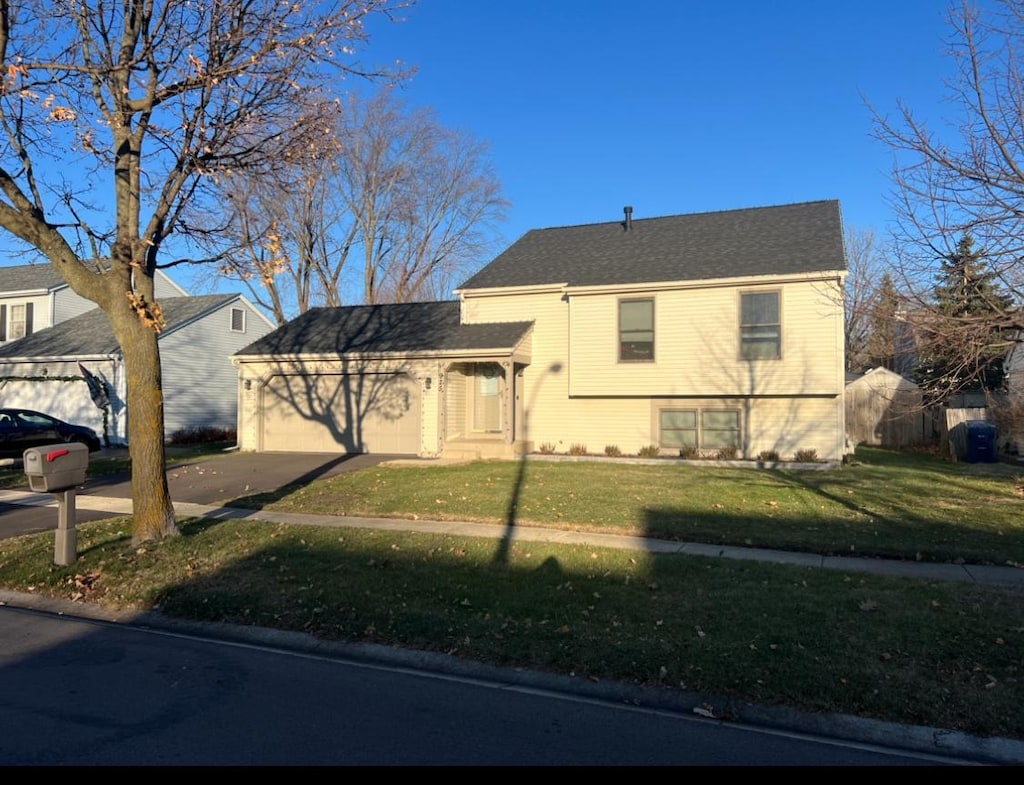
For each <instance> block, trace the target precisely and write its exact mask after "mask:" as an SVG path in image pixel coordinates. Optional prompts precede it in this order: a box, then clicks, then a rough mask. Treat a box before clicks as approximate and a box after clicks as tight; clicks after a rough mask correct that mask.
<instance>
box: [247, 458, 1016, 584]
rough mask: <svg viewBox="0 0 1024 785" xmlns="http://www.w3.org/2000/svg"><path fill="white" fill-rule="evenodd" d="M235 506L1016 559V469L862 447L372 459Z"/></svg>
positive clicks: (871, 552) (912, 555)
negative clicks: (626, 459)
mask: <svg viewBox="0 0 1024 785" xmlns="http://www.w3.org/2000/svg"><path fill="white" fill-rule="evenodd" d="M513 499H515V504H514V507H513ZM234 504H237V505H239V506H256V507H265V508H268V509H273V510H281V511H289V512H305V513H323V514H328V515H356V516H371V517H379V516H397V517H404V518H423V519H435V520H467V521H481V522H488V523H502V524H508V523H510V522H511V523H513V524H514V525H518V526H531V525H538V526H555V527H559V528H564V529H571V530H578V531H598V532H606V533H615V534H630V535H647V536H651V537H660V538H665V539H670V540H679V541H691V542H706V543H713V544H722V545H726V544H728V545H747V546H754V547H765V548H781V549H793V550H800V551H810V552H815V553H828V554H854V555H861V556H887V557H895V558H903V559H918V560H928V561H953V560H957V559H962V560H964V561H966V562H972V563H994V564H1024V467H1013V466H1009V465H1007V464H953V463H948V462H945V461H940V460H938V459H935V458H932V457H930V456H928V455H924V454H909V453H897V452H892V451H886V450H878V449H869V448H862V449H860V450H859V451H858V453H857V460H856V461H855V462H854V463H853V464H852V465H848V466H844V467H842V468H841V469H836V470H831V471H798V470H759V469H733V468H717V467H713V466H678V465H666V466H664V467H661V466H648V465H631V464H627V463H617V462H612V461H599V462H579V463H574V462H563V463H557V462H554V463H552V462H544V461H527V462H526V463H525V464H524V463H518V462H512V461H508V462H495V461H480V462H475V463H470V464H464V465H449V466H430V467H423V468H419V467H412V466H381V467H378V468H375V469H371V470H366V471H361V472H354V473H350V474H342V475H339V476H336V477H332V478H329V479H326V480H318V481H316V482H313V483H310V484H309V485H306V486H304V487H301V488H285V489H281V490H280V491H278V492H275V493H272V494H262V495H259V496H252V497H247V498H245V499H241V500H237V501H236V502H234Z"/></svg>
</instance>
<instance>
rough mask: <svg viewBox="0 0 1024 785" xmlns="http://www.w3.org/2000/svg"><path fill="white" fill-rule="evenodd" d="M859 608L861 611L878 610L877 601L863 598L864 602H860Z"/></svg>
mask: <svg viewBox="0 0 1024 785" xmlns="http://www.w3.org/2000/svg"><path fill="white" fill-rule="evenodd" d="M860 609H861V610H862V611H875V610H878V603H877V602H875V601H874V600H864V602H862V603H861V604H860Z"/></svg>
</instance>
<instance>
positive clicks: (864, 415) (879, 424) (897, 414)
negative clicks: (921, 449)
mask: <svg viewBox="0 0 1024 785" xmlns="http://www.w3.org/2000/svg"><path fill="white" fill-rule="evenodd" d="M845 398H846V436H847V439H848V440H849V441H850V443H851V444H854V445H856V444H868V445H871V446H873V447H910V446H913V445H917V444H923V443H926V442H928V441H930V440H931V417H930V415H929V413H928V412H927V411H926V410H925V407H924V405H923V402H922V396H921V388H920V387H918V386H917V385H916V384H914V382H912V381H910V380H909V379H906V378H904V377H903V376H900V375H899V374H898V373H895V372H894V371H890V370H889V369H888V368H872V369H871V370H870V371H868V372H867V373H865V374H863V375H862V376H859V377H857V378H856V379H853V380H851V381H848V382H847V383H846V392H845Z"/></svg>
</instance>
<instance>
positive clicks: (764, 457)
mask: <svg viewBox="0 0 1024 785" xmlns="http://www.w3.org/2000/svg"><path fill="white" fill-rule="evenodd" d="M757 460H759V461H764V462H765V463H776V462H778V460H779V453H778V451H777V450H761V452H759V453H758V454H757Z"/></svg>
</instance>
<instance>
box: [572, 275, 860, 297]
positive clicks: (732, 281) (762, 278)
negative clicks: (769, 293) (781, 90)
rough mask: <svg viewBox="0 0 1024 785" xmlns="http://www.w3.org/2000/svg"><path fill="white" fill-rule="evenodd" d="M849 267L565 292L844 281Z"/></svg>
mask: <svg viewBox="0 0 1024 785" xmlns="http://www.w3.org/2000/svg"><path fill="white" fill-rule="evenodd" d="M846 275H847V271H846V270H839V269H834V270H819V271H813V272H807V273H785V274H766V275H738V276H732V277H728V278H701V279H691V280H682V281H643V282H639V283H620V284H590V285H587V286H568V285H567V286H566V287H565V293H566V294H568V295H574V294H615V293H619V292H642V291H667V290H673V289H712V288H719V287H736V286H750V285H752V284H753V285H762V284H766V283H773V284H785V283H805V282H807V281H829V280H834V279H839V280H842V279H843V278H845V277H846Z"/></svg>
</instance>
